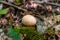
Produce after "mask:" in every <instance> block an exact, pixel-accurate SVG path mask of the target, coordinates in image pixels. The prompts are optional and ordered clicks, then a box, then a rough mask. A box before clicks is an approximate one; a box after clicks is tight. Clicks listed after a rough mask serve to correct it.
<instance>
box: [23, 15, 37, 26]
mask: <svg viewBox="0 0 60 40" xmlns="http://www.w3.org/2000/svg"><path fill="white" fill-rule="evenodd" d="M36 22H37V21H36V18H35V17H34V16H32V15H25V16H24V17H23V18H22V23H23V24H24V25H26V26H33V25H35V24H36Z"/></svg>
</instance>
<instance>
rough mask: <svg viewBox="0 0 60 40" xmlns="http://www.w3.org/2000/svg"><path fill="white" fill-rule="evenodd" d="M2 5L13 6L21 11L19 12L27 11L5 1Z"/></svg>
mask: <svg viewBox="0 0 60 40" xmlns="http://www.w3.org/2000/svg"><path fill="white" fill-rule="evenodd" d="M0 3H3V4H7V5H9V6H12V7H15V8H17V9H19V10H23V11H27V10H26V9H23V8H21V7H18V6H16V5H13V4H11V3H8V2H5V1H0Z"/></svg>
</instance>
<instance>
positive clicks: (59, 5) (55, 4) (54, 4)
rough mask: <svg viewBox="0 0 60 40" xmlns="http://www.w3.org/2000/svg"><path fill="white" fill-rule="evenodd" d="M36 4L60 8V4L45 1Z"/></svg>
mask: <svg viewBox="0 0 60 40" xmlns="http://www.w3.org/2000/svg"><path fill="white" fill-rule="evenodd" d="M35 2H37V3H39V4H49V5H53V6H58V7H60V4H58V3H51V2H43V1H35Z"/></svg>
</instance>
